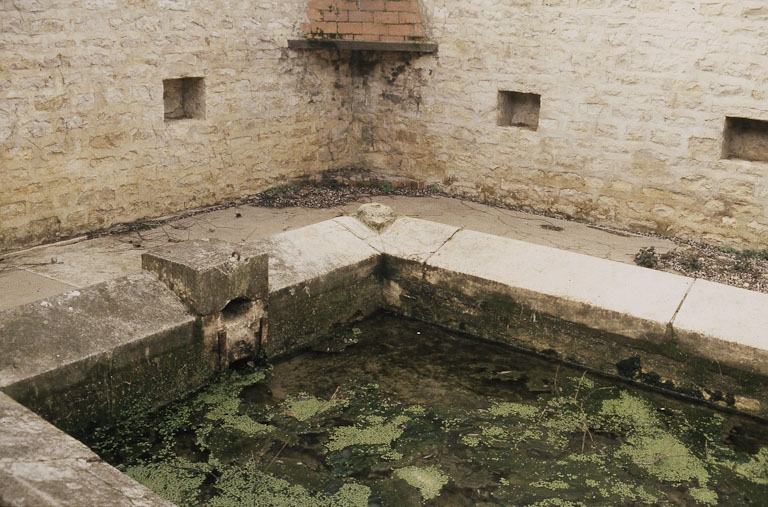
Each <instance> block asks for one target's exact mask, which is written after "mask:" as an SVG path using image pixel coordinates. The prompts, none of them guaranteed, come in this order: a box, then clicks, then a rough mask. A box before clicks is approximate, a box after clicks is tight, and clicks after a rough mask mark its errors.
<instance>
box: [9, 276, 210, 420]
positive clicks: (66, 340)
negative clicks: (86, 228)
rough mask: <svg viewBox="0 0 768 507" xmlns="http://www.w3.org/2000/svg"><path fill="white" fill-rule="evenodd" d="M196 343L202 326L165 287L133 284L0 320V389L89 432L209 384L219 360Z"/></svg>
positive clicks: (108, 286) (68, 297) (130, 280)
mask: <svg viewBox="0 0 768 507" xmlns="http://www.w3.org/2000/svg"><path fill="white" fill-rule="evenodd" d="M195 336H197V331H196V324H195V319H194V317H193V316H192V315H190V314H189V313H188V311H187V309H186V308H185V307H184V305H182V304H181V302H180V301H179V300H178V299H177V298H176V297H175V296H174V295H173V294H172V293H171V292H170V291H169V290H168V289H167V288H166V287H165V286H164V285H163V284H162V283H160V282H158V281H157V280H156V279H155V278H154V277H152V276H151V275H149V274H136V275H130V276H127V277H124V278H121V279H118V280H114V281H111V282H105V283H103V284H99V285H96V286H93V287H90V288H87V289H82V290H78V291H72V292H69V293H67V294H64V295H61V296H56V297H52V298H48V299H43V300H41V301H38V302H35V303H30V304H27V305H24V306H19V307H16V308H13V309H10V310H6V311H4V312H2V313H0V343H2V348H3V353H2V354H0V388H2V390H3V391H4V392H5V393H7V394H9V395H11V396H13V397H14V399H16V400H18V401H20V402H21V403H24V404H25V405H26V406H28V407H30V408H32V409H33V410H35V411H37V412H38V413H40V414H41V415H43V416H44V417H46V418H48V419H49V420H52V421H55V422H56V424H57V425H58V426H60V427H62V428H66V429H68V430H71V431H74V430H80V429H82V428H84V427H87V426H88V425H89V424H90V423H91V422H92V421H94V420H99V419H100V420H109V419H111V418H115V417H120V416H121V415H122V414H124V413H126V412H128V411H131V410H135V409H136V408H137V407H149V406H156V405H159V404H162V403H165V402H168V401H170V400H172V399H174V398H176V397H177V396H179V395H182V394H184V393H187V392H189V391H190V390H191V389H194V388H195V387H197V386H200V385H201V384H202V383H204V382H205V381H206V380H207V379H208V378H209V377H210V375H211V374H212V372H211V371H210V369H209V367H208V364H209V358H208V355H209V354H211V353H213V352H215V351H208V350H205V349H204V347H203V345H202V340H197V342H196V341H195V340H194V337H195ZM198 342H199V343H198ZM148 359H150V360H148ZM137 378H141V379H142V380H141V382H135V380H136V379H137Z"/></svg>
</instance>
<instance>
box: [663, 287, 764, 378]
mask: <svg viewBox="0 0 768 507" xmlns="http://www.w3.org/2000/svg"><path fill="white" fill-rule="evenodd" d="M673 326H674V332H675V339H676V340H677V341H679V342H680V343H681V344H684V346H685V347H686V350H688V351H689V352H690V353H691V354H695V355H698V356H702V357H707V358H709V359H711V360H714V361H719V362H721V363H723V364H729V365H733V366H736V367H738V368H742V369H745V370H747V371H753V372H756V373H761V374H763V375H768V295H766V294H762V293H759V292H754V291H749V290H745V289H739V288H737V287H731V286H729V285H723V284H719V283H713V282H709V281H706V280H696V282H695V283H694V284H693V287H692V288H691V291H690V292H689V293H688V295H687V296H686V298H685V301H684V302H683V304H682V305H681V307H680V311H679V312H678V313H677V315H676V316H675V320H674V323H673Z"/></svg>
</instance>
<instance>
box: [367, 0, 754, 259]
mask: <svg viewBox="0 0 768 507" xmlns="http://www.w3.org/2000/svg"><path fill="white" fill-rule="evenodd" d="M422 14H423V16H424V20H425V24H426V27H427V34H428V36H429V37H430V39H431V40H432V41H433V42H437V43H438V44H439V53H438V54H437V56H422V57H420V58H413V59H409V60H403V59H402V58H396V57H394V56H386V57H383V58H382V59H381V60H380V63H379V64H378V66H377V67H376V68H375V69H374V70H373V71H372V73H371V75H369V76H366V77H365V79H358V80H357V82H356V83H355V86H354V87H353V94H354V95H355V96H356V97H357V99H356V104H357V107H356V109H355V111H356V113H355V116H354V125H355V126H354V128H355V132H356V137H357V138H358V139H359V145H358V155H359V160H360V164H361V165H364V166H366V167H369V168H370V169H374V170H378V171H381V172H385V173H387V172H388V173H393V174H414V175H418V176H420V177H423V178H426V179H428V180H429V181H431V182H433V183H434V184H437V185H439V186H441V187H443V188H445V189H448V190H450V191H455V192H460V193H465V194H469V195H473V196H480V197H484V198H487V199H494V200H501V201H504V202H508V203H512V204H519V205H523V206H526V207H529V208H532V209H537V210H548V211H554V212H559V213H564V214H568V215H571V216H575V217H580V218H585V219H588V220H591V221H595V222H600V223H606V224H611V225H615V226H620V227H627V228H631V229H636V230H644V231H653V232H659V233H662V234H670V235H678V236H686V237H696V238H699V239H709V240H715V241H729V242H731V243H736V244H738V243H741V244H742V245H746V244H750V245H753V246H762V247H764V246H765V241H764V238H765V237H766V234H767V233H768V165H767V164H766V162H765V161H764V160H768V157H766V150H765V147H766V146H768V141H767V140H766V139H768V138H766V135H765V131H764V126H765V124H764V123H763V124H761V125H762V126H763V131H762V132H761V128H760V127H759V126H758V127H757V128H755V129H751V130H750V132H748V134H747V135H746V136H745V138H746V137H749V136H750V135H751V136H755V137H757V138H758V139H757V140H753V141H754V142H752V145H753V146H756V148H755V149H756V150H757V151H762V155H758V157H754V156H752V155H751V154H748V155H747V156H744V157H741V158H723V143H724V140H725V137H726V135H725V134H724V128H725V124H726V118H727V117H735V118H748V119H756V120H763V121H765V120H768V89H767V88H766V75H768V50H767V49H766V48H767V47H768V46H767V45H766V41H768V8H766V7H765V4H764V3H763V2H756V1H738V2H737V1H727V0H726V1H703V0H696V1H694V0H679V1H672V2H670V1H658V0H647V1H646V0H643V1H629V0H627V1H615V0H527V1H519V0H516V1H511V0H503V1H497V0H423V1H422ZM500 92H509V93H500ZM537 95H538V102H539V103H538V111H527V113H535V115H537V116H538V119H537V121H536V122H535V123H534V124H533V125H525V124H516V121H515V120H514V119H510V118H503V117H500V115H501V112H502V111H503V109H504V108H505V107H509V104H505V101H508V100H510V98H511V105H512V106H513V107H515V106H519V107H520V108H522V109H525V108H526V106H525V100H522V101H518V99H520V98H521V97H525V96H534V98H535V96H537ZM516 101H517V102H516ZM523 112H524V113H526V111H523ZM501 116H503V115H501ZM524 116H525V115H524ZM376 119H379V120H378V121H377V120H376ZM499 123H502V124H503V125H499ZM736 144H738V143H736ZM761 144H762V147H761ZM739 149H740V148H738V146H737V147H736V148H735V150H736V152H735V153H736V155H737V156H738V155H739V152H738V150H739ZM747 152H748V150H747ZM760 156H762V160H763V161H759V160H758V161H755V160H745V159H750V158H753V159H754V158H760Z"/></svg>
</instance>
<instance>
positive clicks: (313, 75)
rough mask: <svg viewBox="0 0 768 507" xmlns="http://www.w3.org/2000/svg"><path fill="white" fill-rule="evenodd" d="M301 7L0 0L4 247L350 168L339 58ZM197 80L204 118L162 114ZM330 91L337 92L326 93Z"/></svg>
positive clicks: (159, 0)
mask: <svg viewBox="0 0 768 507" xmlns="http://www.w3.org/2000/svg"><path fill="white" fill-rule="evenodd" d="M305 12H306V2H305V1H303V0H302V1H298V0H289V1H286V2H255V3H253V2H246V3H236V4H232V3H231V2H224V1H223V0H212V1H205V2H190V1H187V0H183V1H165V0H149V1H146V2H131V3H128V4H126V3H124V2H116V1H113V0H108V1H100V2H93V1H86V2H76V3H71V2H70V3H52V2H38V1H24V2H20V1H3V2H0V176H1V177H2V181H3V182H4V183H3V184H2V185H0V251H2V250H7V249H11V248H18V247H21V246H24V245H30V244H36V243H39V242H42V241H50V240H53V239H56V238H57V237H64V236H71V235H73V234H76V233H78V232H83V231H87V230H93V229H97V228H100V227H104V226H108V225H110V224H113V223H116V222H126V221H133V220H137V219H140V218H142V217H156V216H162V215H166V214H168V213H172V212H177V211H180V210H184V209H189V208H194V207H199V206H204V205H209V204H214V203H217V202H221V201H225V200H228V199H232V198H236V197H240V196H244V195H249V194H252V193H255V192H258V191H261V190H264V189H265V188H268V187H269V186H273V185H276V184H278V183H280V182H282V181H283V180H284V179H285V178H291V177H294V176H298V175H304V174H311V173H313V172H317V171H320V170H322V169H325V168H327V167H330V166H337V165H338V166H342V165H347V164H349V163H350V157H349V155H348V153H349V149H350V146H349V143H348V135H347V131H348V128H349V109H348V101H347V95H348V92H347V87H346V86H345V85H344V84H343V83H344V81H345V80H346V79H347V78H346V76H347V73H348V69H349V67H348V65H347V62H346V61H345V60H343V59H342V60H338V59H337V60H336V61H331V60H332V57H333V58H336V57H335V56H333V55H331V54H328V53H319V54H318V53H315V52H311V53H307V52H295V51H289V50H288V49H287V47H286V46H287V44H286V40H287V39H289V38H292V37H296V36H298V35H299V25H300V24H301V22H302V21H304V20H305V19H306V18H305ZM183 77H202V78H203V79H204V87H205V102H206V104H205V117H204V118H199V119H178V120H168V121H166V120H165V118H164V117H165V112H164V100H163V80H166V79H177V78H183ZM335 83H336V84H337V86H334V84H335Z"/></svg>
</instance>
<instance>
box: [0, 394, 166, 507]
mask: <svg viewBox="0 0 768 507" xmlns="http://www.w3.org/2000/svg"><path fill="white" fill-rule="evenodd" d="M0 504H2V505H6V506H9V507H17V506H18V507H22V506H29V507H33V506H34V507H37V506H40V507H42V506H50V507H54V506H70V505H71V506H81V505H115V506H130V507H143V506H146V507H149V506H157V507H161V506H167V507H171V506H172V505H173V504H172V503H170V502H168V501H166V500H164V499H163V498H161V497H160V496H158V495H157V494H156V493H154V492H152V491H150V490H149V489H147V488H146V487H144V486H142V485H141V484H139V483H137V482H135V481H134V480H133V479H131V478H129V477H128V476H127V475H123V474H121V473H120V472H119V471H117V470H116V469H114V468H113V467H111V466H109V465H107V464H106V463H104V462H103V461H101V460H100V459H99V457H98V456H96V455H95V454H94V453H93V452H92V451H91V450H90V449H88V448H87V447H86V446H85V445H83V444H81V443H80V442H78V441H77V440H75V439H74V438H72V437H70V436H69V435H67V434H65V433H63V432H62V431H61V430H59V429H57V428H56V427H55V426H53V425H52V424H49V423H47V422H45V421H44V420H43V419H41V418H40V417H39V416H37V415H36V414H35V413H33V412H32V411H30V410H29V409H27V408H25V407H23V406H21V405H20V404H18V403H17V402H15V401H14V400H12V399H11V398H9V397H8V396H6V395H5V394H2V393H0Z"/></svg>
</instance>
